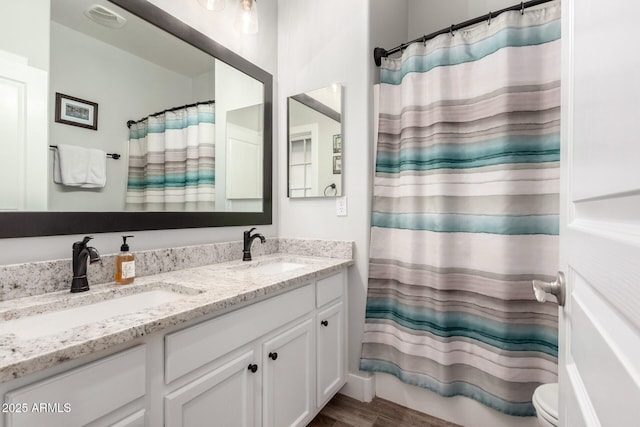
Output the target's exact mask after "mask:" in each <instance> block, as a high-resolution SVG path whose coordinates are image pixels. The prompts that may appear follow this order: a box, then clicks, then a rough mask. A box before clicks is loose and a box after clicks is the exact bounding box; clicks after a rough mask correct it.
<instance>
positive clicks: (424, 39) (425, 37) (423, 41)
mask: <svg viewBox="0 0 640 427" xmlns="http://www.w3.org/2000/svg"><path fill="white" fill-rule="evenodd" d="M422 44H423V45H424V46H426V45H427V36H426V34H425V35H424V36H422Z"/></svg>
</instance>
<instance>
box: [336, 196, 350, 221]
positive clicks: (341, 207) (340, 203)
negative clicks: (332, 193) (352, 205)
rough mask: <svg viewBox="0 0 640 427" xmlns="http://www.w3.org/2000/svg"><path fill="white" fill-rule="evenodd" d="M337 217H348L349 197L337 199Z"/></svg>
mask: <svg viewBox="0 0 640 427" xmlns="http://www.w3.org/2000/svg"><path fill="white" fill-rule="evenodd" d="M336 216H347V196H344V197H336Z"/></svg>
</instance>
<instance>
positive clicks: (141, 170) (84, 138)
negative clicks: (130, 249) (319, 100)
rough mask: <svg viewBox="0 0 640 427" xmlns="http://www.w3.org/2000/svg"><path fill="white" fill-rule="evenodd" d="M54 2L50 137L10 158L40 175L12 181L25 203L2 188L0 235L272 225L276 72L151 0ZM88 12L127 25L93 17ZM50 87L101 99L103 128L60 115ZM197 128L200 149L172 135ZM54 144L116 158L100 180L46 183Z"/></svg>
mask: <svg viewBox="0 0 640 427" xmlns="http://www.w3.org/2000/svg"><path fill="white" fill-rule="evenodd" d="M43 4H44V3H43ZM50 6H51V22H50V34H49V37H50V40H49V42H48V43H46V44H47V46H49V50H50V58H51V60H50V69H49V79H48V80H49V82H50V83H49V92H50V93H49V96H48V99H38V100H36V101H37V103H40V104H42V105H47V106H48V107H47V110H48V118H49V120H48V121H49V123H45V124H44V126H43V127H44V133H45V134H46V133H47V127H48V129H49V131H48V139H46V138H42V139H43V140H40V141H39V142H38V144H39V145H41V147H40V146H39V147H30V149H29V151H28V155H27V156H22V157H21V158H19V159H18V156H17V155H16V163H17V162H18V161H20V162H24V165H22V166H21V167H22V168H23V169H24V170H29V168H31V165H38V170H42V171H43V172H42V174H41V175H39V176H38V182H35V175H34V174H22V175H24V176H28V177H29V180H30V181H29V182H27V183H25V184H24V185H23V184H20V183H17V185H15V186H14V187H15V188H16V189H17V190H16V191H22V190H20V189H23V190H24V191H23V193H24V195H21V194H16V195H15V197H14V199H15V200H18V201H20V200H22V199H25V200H27V202H28V203H17V202H16V203H6V204H3V203H2V202H3V200H2V198H3V197H5V196H4V194H0V238H6V237H28V236H45V235H59V234H80V233H100V232H114V231H125V230H157V229H169V228H173V229H175V228H195V227H215V226H232V225H257V224H271V222H272V195H271V193H272V184H271V182H272V179H271V175H272V110H273V108H272V102H273V77H272V76H271V74H269V73H267V72H266V71H264V70H262V69H261V68H259V67H257V66H256V65H255V64H252V63H251V62H249V61H247V60H246V59H244V58H242V57H241V56H239V55H237V54H235V53H234V52H232V51H230V50H228V49H226V48H225V47H223V46H221V45H219V44H217V43H216V42H215V41H214V40H211V39H210V38H209V37H207V36H205V35H204V34H202V33H199V32H198V31H196V30H194V29H193V28H191V27H189V26H188V25H186V24H185V23H183V22H182V21H180V20H178V19H176V18H175V17H173V16H172V15H170V14H168V13H166V12H165V11H163V10H162V9H160V8H158V7H157V6H155V5H153V4H152V3H150V2H148V1H146V0H56V1H55V2H51V5H50ZM34 7H35V6H34ZM46 7H47V9H49V5H48V4H47V5H46ZM95 7H100V11H101V12H100V13H98V16H101V15H104V13H105V12H104V10H111V11H113V12H114V13H115V14H116V15H117V16H118V17H120V18H123V19H124V20H125V21H126V23H125V25H124V26H123V27H122V28H119V29H117V30H114V29H112V28H105V26H103V25H100V24H99V23H96V22H92V20H91V19H89V18H87V16H89V15H91V13H89V12H87V11H88V10H90V9H91V8H95ZM2 8H3V6H1V5H0V12H1V11H2ZM94 15H95V14H94ZM24 25H29V22H25V23H24ZM83 54H84V56H82V55H83ZM2 71H3V70H2V69H0V76H1V75H2ZM56 92H59V93H64V94H73V95H74V96H77V97H78V98H81V99H84V100H91V101H92V102H95V103H96V107H97V105H98V104H99V105H100V126H99V127H98V128H97V129H89V128H84V129H83V128H81V127H78V126H67V125H66V124H63V123H62V122H57V121H55V120H54V114H55V111H56V107H55V93H56ZM41 97H44V95H42V96H41ZM30 102H31V101H30ZM200 106H203V108H200ZM96 112H97V108H96ZM27 118H28V117H27ZM87 120H88V119H87ZM28 125H29V123H27V126H28ZM192 126H195V127H197V128H198V132H199V133H200V134H202V135H203V137H202V138H200V139H199V140H200V141H202V143H199V144H198V145H197V146H195V148H194V145H193V143H192V142H193V141H191V140H186V139H185V140H181V141H178V140H177V139H175V138H174V135H169V133H170V132H175V133H179V132H178V131H181V130H182V129H184V130H185V132H183V133H189V134H190V135H191V133H192V132H191V127H192ZM187 128H188V131H186V130H187ZM160 129H162V132H163V133H164V134H163V135H160ZM132 141H133V143H132ZM137 142H140V144H137ZM59 144H67V145H73V146H76V147H80V148H86V149H100V150H104V151H105V152H107V153H120V154H121V155H122V157H121V159H120V160H119V161H117V162H114V161H108V162H107V164H106V185H105V186H104V187H100V188H86V187H82V186H77V187H69V186H65V185H61V184H59V183H56V182H54V180H53V173H52V170H53V157H54V150H50V149H49V146H55V145H59ZM9 145H11V144H9ZM14 151H15V152H16V153H20V152H26V151H25V150H23V151H21V150H14ZM2 154H3V156H5V159H6V160H5V162H9V161H10V160H9V157H10V156H11V152H3V153H2ZM249 155H250V162H251V165H252V170H251V173H250V174H243V175H241V176H239V175H238V174H237V170H238V168H237V167H235V166H234V165H237V164H238V163H239V162H241V161H242V160H243V159H249V157H248V156H249ZM178 160H179V161H178ZM11 161H12V160H11ZM18 169H19V168H18ZM31 181H33V183H34V186H35V185H37V190H38V191H34V190H33V188H31V187H29V186H28V185H27V184H29V185H30V184H31ZM176 189H178V191H176ZM36 196H37V197H38V200H33V201H32V200H31V199H33V198H34V197H36ZM12 200H13V199H12ZM5 205H7V206H10V207H9V208H4V206H5Z"/></svg>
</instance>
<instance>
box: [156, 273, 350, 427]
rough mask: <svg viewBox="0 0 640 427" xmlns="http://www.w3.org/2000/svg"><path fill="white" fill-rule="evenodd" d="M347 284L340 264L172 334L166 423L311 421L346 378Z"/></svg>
mask: <svg viewBox="0 0 640 427" xmlns="http://www.w3.org/2000/svg"><path fill="white" fill-rule="evenodd" d="M345 287H346V279H345V272H340V273H338V274H334V275H332V276H330V277H327V278H324V279H320V280H318V281H317V282H313V283H310V284H308V285H304V286H302V287H299V288H297V289H294V290H291V291H288V292H285V293H283V294H280V295H278V296H275V297H272V298H269V299H267V300H264V301H261V302H258V303H255V304H252V305H250V306H247V307H245V308H242V309H239V310H236V311H233V312H231V313H228V314H226V315H223V316H220V317H218V318H214V319H212V320H209V321H205V322H202V323H200V324H198V325H195V326H192V327H189V328H186V329H183V330H181V331H178V332H175V333H172V334H169V335H167V336H166V337H165V383H166V384H167V388H168V390H169V392H168V393H167V394H166V396H165V399H164V410H165V426H166V427H191V426H201V425H203V424H202V423H203V422H205V421H206V420H215V425H224V426H225V427H227V426H232V427H235V426H238V427H240V426H241V427H246V426H256V427H259V426H263V427H284V426H304V425H306V424H307V423H308V422H309V421H310V420H311V419H312V418H313V417H314V416H315V415H316V413H317V412H318V411H319V410H320V408H321V407H322V405H324V404H325V403H326V402H327V401H328V400H329V399H330V398H331V396H333V394H335V393H336V392H337V391H338V390H339V389H340V387H341V386H342V385H343V384H344V381H345V377H346V372H345V360H346V346H345V340H346V327H345V323H344V306H345V305H344V301H343V298H344V293H345ZM322 321H326V322H328V326H323V324H321V322H322ZM317 325H319V327H318V326H317ZM320 350H321V351H322V354H319V351H320ZM334 352H340V354H333V353H334ZM174 383H176V384H177V385H176V386H175V387H173V386H172V384H174ZM317 390H318V391H317ZM319 390H322V391H321V392H320V391H319ZM320 394H321V396H320Z"/></svg>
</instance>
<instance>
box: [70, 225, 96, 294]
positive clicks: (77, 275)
mask: <svg viewBox="0 0 640 427" xmlns="http://www.w3.org/2000/svg"><path fill="white" fill-rule="evenodd" d="M91 239H93V237H91V236H84V239H82V241H81V242H75V243H74V244H73V279H71V292H73V293H75V292H84V291H88V290H89V281H88V280H87V257H89V262H90V263H91V264H93V263H94V262H97V261H100V253H99V252H98V250H97V249H96V248H94V247H92V246H87V243H89V240H91Z"/></svg>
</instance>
